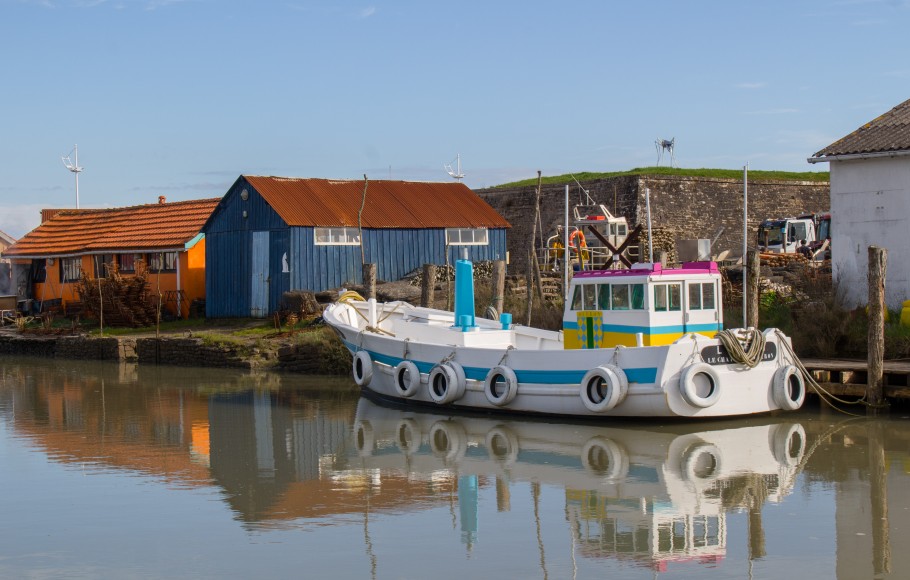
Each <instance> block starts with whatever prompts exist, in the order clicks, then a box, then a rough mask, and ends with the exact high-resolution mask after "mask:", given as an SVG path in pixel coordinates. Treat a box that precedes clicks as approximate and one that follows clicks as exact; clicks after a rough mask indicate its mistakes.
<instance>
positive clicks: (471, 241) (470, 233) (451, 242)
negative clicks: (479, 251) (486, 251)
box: [446, 228, 490, 246]
mask: <svg viewBox="0 0 910 580" xmlns="http://www.w3.org/2000/svg"><path fill="white" fill-rule="evenodd" d="M489 244H490V234H489V231H488V230H487V228H446V245H448V246H488V245H489Z"/></svg>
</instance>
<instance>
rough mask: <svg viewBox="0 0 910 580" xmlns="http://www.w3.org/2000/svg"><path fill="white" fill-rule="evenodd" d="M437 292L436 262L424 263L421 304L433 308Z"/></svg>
mask: <svg viewBox="0 0 910 580" xmlns="http://www.w3.org/2000/svg"><path fill="white" fill-rule="evenodd" d="M435 292H436V264H424V265H423V280H422V281H421V284H420V305H421V306H423V307H424V308H433V304H434V300H435V296H434V294H435Z"/></svg>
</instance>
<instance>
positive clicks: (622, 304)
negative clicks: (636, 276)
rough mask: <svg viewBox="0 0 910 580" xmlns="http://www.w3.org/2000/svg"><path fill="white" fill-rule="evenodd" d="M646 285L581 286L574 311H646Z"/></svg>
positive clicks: (576, 288) (578, 286) (573, 302)
mask: <svg viewBox="0 0 910 580" xmlns="http://www.w3.org/2000/svg"><path fill="white" fill-rule="evenodd" d="M644 309H645V285H644V284H579V285H577V286H576V287H575V293H574V294H573V296H572V310H644Z"/></svg>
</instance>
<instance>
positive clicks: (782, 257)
mask: <svg viewBox="0 0 910 580" xmlns="http://www.w3.org/2000/svg"><path fill="white" fill-rule="evenodd" d="M759 257H760V258H761V263H762V265H763V266H768V267H770V268H789V267H790V266H794V265H796V264H808V263H809V260H808V258H806V257H805V256H803V255H802V254H798V253H797V254H760V255H759Z"/></svg>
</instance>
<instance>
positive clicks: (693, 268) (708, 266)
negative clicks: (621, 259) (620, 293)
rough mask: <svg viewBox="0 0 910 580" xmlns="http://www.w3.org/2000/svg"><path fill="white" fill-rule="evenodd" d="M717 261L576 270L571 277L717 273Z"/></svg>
mask: <svg viewBox="0 0 910 580" xmlns="http://www.w3.org/2000/svg"><path fill="white" fill-rule="evenodd" d="M719 272H720V270H719V269H718V267H717V262H685V263H683V265H682V267H680V268H673V269H666V270H665V269H664V268H663V266H661V265H660V264H651V266H650V267H645V268H635V269H634V270H585V271H583V272H576V273H575V274H573V278H622V277H626V276H653V275H657V276H678V275H681V274H717V273H719Z"/></svg>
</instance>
